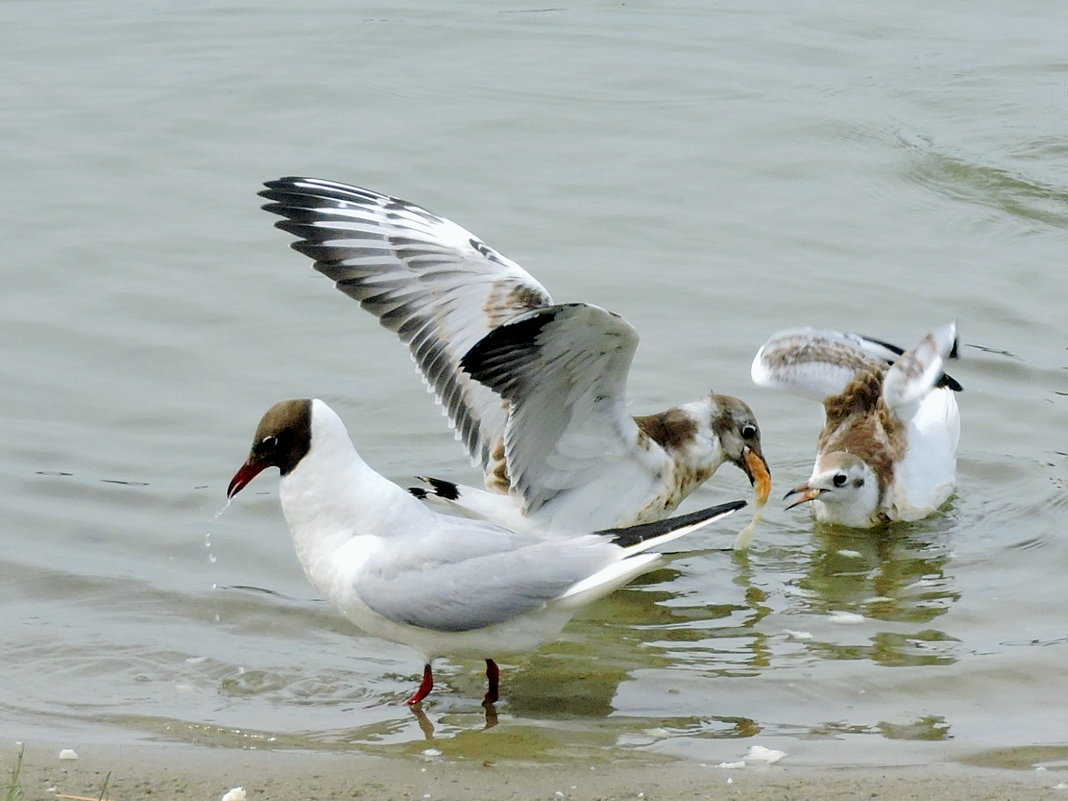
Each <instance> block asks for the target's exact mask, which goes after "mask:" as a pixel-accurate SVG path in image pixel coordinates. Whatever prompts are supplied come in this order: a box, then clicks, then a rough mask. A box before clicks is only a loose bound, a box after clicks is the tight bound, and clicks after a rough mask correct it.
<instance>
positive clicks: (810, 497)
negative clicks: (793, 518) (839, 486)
mask: <svg viewBox="0 0 1068 801" xmlns="http://www.w3.org/2000/svg"><path fill="white" fill-rule="evenodd" d="M826 491H827V490H825V489H819V488H818V487H810V486H809V485H808V483H807V482H806V483H804V484H802V485H801V486H799V487H794V488H793V489H792V490H790V491H789V492H788V493H786V494H785V495H784V496H783V500H784V501H788V500H790V498H791V497H792V496H794V495H799V496H800V497H799V498H798V499H797V500H796V501H794V502H793V503H791V504H790V505H789V506H787V507H786V508H787V509H793V508H794V507H795V506H800V505H801V504H803V503H807V502H808V501H814V500H816V499H817V498H818V497H820V496H821V495H822V494H823V493H825V492H826Z"/></svg>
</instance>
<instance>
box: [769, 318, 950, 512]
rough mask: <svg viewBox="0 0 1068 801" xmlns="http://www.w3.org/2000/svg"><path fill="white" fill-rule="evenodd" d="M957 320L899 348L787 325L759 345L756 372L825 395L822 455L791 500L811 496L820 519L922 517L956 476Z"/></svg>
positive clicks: (773, 383)
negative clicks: (951, 369) (952, 368)
mask: <svg viewBox="0 0 1068 801" xmlns="http://www.w3.org/2000/svg"><path fill="white" fill-rule="evenodd" d="M956 346H957V335H956V325H954V324H952V323H951V324H948V325H943V326H940V327H938V328H935V329H934V330H933V331H931V332H930V333H928V334H927V336H925V337H924V338H923V339H922V340H921V341H920V342H919V344H917V345H916V346H915V347H914V348H912V349H911V350H909V351H907V352H904V353H902V352H901V349H899V348H895V347H894V346H892V345H887V344H886V343H883V342H878V341H877V340H871V339H867V338H865V337H861V336H858V335H856V334H844V333H841V332H839V331H825V330H817V329H811V328H804V329H795V330H790V331H781V332H779V333H777V334H774V335H773V336H772V337H771V338H770V339H769V340H768V341H767V342H766V343H764V345H763V346H762V347H761V348H760V350H759V351H757V355H756V358H754V359H753V365H752V377H753V381H754V382H755V383H756V384H758V385H759V386H764V387H774V388H776V389H782V390H785V391H787V392H792V393H794V394H797V395H802V396H804V397H808V398H814V399H816V400H819V401H821V402H822V403H823V407H824V411H825V412H826V422H825V424H824V426H823V431H822V432H821V433H820V436H819V441H818V443H817V452H816V463H815V466H814V467H813V469H812V475H811V476H810V477H809V479H808V481H807V482H805V483H804V484H802V485H800V486H799V487H796V488H795V489H793V490H791V491H790V492H789V493H787V495H786V499H787V500H792V501H793V502H792V503H791V504H790V505H789V506H788V507H787V508H792V507H794V506H797V505H798V504H802V503H805V502H811V503H812V508H813V513H814V515H815V517H816V519H817V520H821V521H826V522H831V523H839V524H842V525H846V526H853V527H856V528H868V527H871V526H874V525H879V524H883V523H888V522H892V521H897V520H918V519H920V518H923V517H926V516H927V515H930V514H932V513H933V512H935V511H936V510H937V509H938V508H939V507H940V506H942V504H943V503H945V501H946V500H947V499H948V498H949V496H950V494H951V493H952V492H953V489H954V487H955V485H956V463H957V460H956V455H957V443H958V441H959V439H960V415H959V412H958V410H957V400H956V396H955V394H954V393H955V392H956V391H959V390H960V384H958V383H957V382H956V381H955V380H954V379H953V378H951V377H950V376H947V375H945V373H943V372H942V370H943V363H944V361H945V360H946V359H947V358H949V357H950V356H951V355H953V354H955V353H956Z"/></svg>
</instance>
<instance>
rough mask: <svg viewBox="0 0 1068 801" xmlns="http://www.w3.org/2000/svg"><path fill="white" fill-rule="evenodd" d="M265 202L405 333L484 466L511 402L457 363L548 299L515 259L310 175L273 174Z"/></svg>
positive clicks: (343, 283) (309, 251) (417, 214)
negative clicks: (496, 331)
mask: <svg viewBox="0 0 1068 801" xmlns="http://www.w3.org/2000/svg"><path fill="white" fill-rule="evenodd" d="M266 187H267V188H266V189H265V190H263V191H262V192H260V195H261V196H263V197H265V198H267V199H268V200H270V201H272V202H271V203H268V204H266V205H264V207H263V208H264V209H265V210H267V211H269V212H271V213H273V214H278V215H280V216H282V217H284V218H285V219H284V220H282V221H280V222H278V223H276V225H277V227H279V228H281V229H282V230H284V231H288V232H289V233H291V234H293V235H294V236H296V237H298V241H297V242H294V243H293V247H294V248H295V249H296V250H298V251H300V252H301V253H303V254H305V255H306V256H308V257H310V258H312V259H314V260H315V269H316V270H318V271H319V272H321V273H323V275H325V276H327V277H328V278H330V279H331V280H333V281H335V282H336V285H337V288H338V289H339V290H341V291H342V292H344V293H345V294H346V295H348V296H349V297H351V298H353V299H355V300H357V301H359V303H360V306H361V307H362V308H364V309H365V310H367V311H368V312H370V313H371V314H373V315H375V317H377V318H378V320H379V322H380V323H381V324H382V325H383V326H385V327H386V328H388V329H390V330H392V331H394V332H395V333H396V334H397V335H398V337H399V338H400V339H401V341H402V342H404V343H405V344H406V345H407V346H408V349H409V351H410V353H411V355H412V358H413V359H414V360H415V363H416V365H417V367H418V368H419V370H420V372H421V373H422V375H423V378H424V380H425V381H426V382H427V384H428V385H429V386H430V387H431V388H432V389H433V391H434V393H435V395H436V396H437V399H438V401H439V403H441V405H442V407H443V408H444V410H445V413H446V414H447V415H448V418H449V421H450V423H451V425H452V426H453V427H454V428H455V429H456V432H457V436H458V437H459V438H460V439H461V440H462V441H463V443H464V445H465V447H466V448H467V450H468V453H470V454H471V457H472V459H474V460H475V461H476V462H478V463H480V464H481V465H482V467H483V468H486V467H487V465H488V464H489V463H490V451H491V450H492V449H493V448H494V446H495V445H496V444H497V443H498V442H499V440H500V438H501V437H502V436H503V433H504V427H505V422H506V419H507V410H506V408H505V406H504V405H503V404H502V403H501V400H500V398H499V397H497V396H496V395H495V394H494V393H493V392H492V391H491V390H489V389H487V388H486V387H484V386H482V385H481V384H479V383H478V382H476V381H473V380H471V378H470V377H469V376H467V375H465V374H464V373H463V372H462V371H461V370H460V369H459V362H460V358H461V357H462V356H463V355H464V354H465V353H466V352H467V351H468V350H469V349H470V348H471V346H472V345H474V344H475V343H476V342H477V341H478V340H479V339H481V338H482V337H483V336H484V335H485V334H486V333H488V332H489V331H491V330H492V329H493V328H495V327H496V326H498V325H500V324H501V323H502V322H504V321H506V320H509V319H511V318H512V317H514V316H516V315H517V314H520V313H522V312H525V311H528V310H529V309H532V308H537V307H539V306H544V305H548V304H549V303H550V302H551V299H550V297H549V293H548V292H547V291H546V290H545V289H544V287H542V286H541V284H539V283H538V282H537V281H536V280H534V278H533V277H532V276H531V275H530V274H529V273H527V272H526V271H525V270H523V268H522V267H520V266H519V265H518V264H516V263H515V262H513V261H511V260H510V259H508V258H506V257H505V256H503V255H501V254H500V253H498V252H497V251H495V250H493V249H492V248H490V247H488V246H487V245H485V244H484V243H483V242H481V241H480V240H479V239H478V238H477V237H475V236H474V235H473V234H471V233H470V232H469V231H467V230H465V229H464V228H462V227H460V226H459V225H456V224H455V223H453V222H451V221H449V220H446V219H444V218H442V217H438V216H437V215H435V214H432V213H431V212H429V211H427V210H426V209H423V208H421V207H419V206H416V205H414V204H412V203H408V202H406V201H403V200H398V199H397V198H394V197H390V196H388V195H383V194H380V193H378V192H374V191H371V190H368V189H362V188H360V187H355V186H348V185H346V184H340V183H335V182H332V181H323V180H319V179H314V178H282V179H279V180H277V181H270V182H268V183H267V184H266Z"/></svg>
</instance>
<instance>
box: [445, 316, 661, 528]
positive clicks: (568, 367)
mask: <svg viewBox="0 0 1068 801" xmlns="http://www.w3.org/2000/svg"><path fill="white" fill-rule="evenodd" d="M637 345H638V334H637V332H636V331H635V330H634V328H633V327H632V326H631V325H630V324H629V323H627V322H626V321H625V320H623V319H622V318H621V317H619V316H618V315H615V314H612V313H611V312H608V311H605V310H604V309H602V308H599V307H597V306H591V305H588V304H582V303H573V304H565V305H560V306H550V307H546V308H544V309H538V310H536V311H533V312H530V313H528V314H526V315H524V316H522V317H520V318H517V319H516V320H513V321H511V322H509V323H506V324H505V325H503V326H501V327H500V328H497V329H496V330H495V331H493V332H491V333H490V334H488V335H487V336H486V337H485V338H484V339H483V340H482V341H481V342H479V343H478V344H477V345H476V346H475V347H474V348H472V349H471V351H470V352H469V353H468V354H467V355H466V356H465V357H464V358H463V360H462V361H461V366H462V367H463V369H464V370H466V371H467V372H468V373H470V374H471V375H472V376H473V377H474V378H476V379H477V380H479V381H481V382H482V383H484V384H485V385H486V386H488V387H490V388H492V389H493V390H494V391H496V392H499V393H500V394H501V396H502V397H503V398H505V399H506V400H508V401H510V402H511V411H510V414H509V420H508V428H507V431H506V434H505V451H506V455H507V462H508V470H509V474H510V479H511V483H512V487H513V489H514V490H515V491H517V492H518V493H519V494H520V495H521V497H522V498H523V501H524V510H525V512H526V513H527V514H534V513H535V512H537V510H538V509H540V508H541V507H542V506H543V505H544V504H546V503H548V502H549V501H551V500H552V499H554V498H555V497H557V496H558V495H559V494H560V493H562V492H566V491H567V490H570V489H574V488H576V487H580V486H584V485H587V484H589V483H591V482H593V481H594V480H596V479H598V478H603V477H605V476H606V474H607V473H609V472H610V471H615V472H616V474H617V478H618V479H619V480H620V481H632V482H636V481H641V480H643V478H644V480H645V481H649V480H650V478H649V477H650V476H651V475H652V474H653V473H654V472H655V471H656V469H657V468H658V467H659V466H660V464H661V463H662V461H663V459H664V453H663V450H662V449H661V448H660V447H659V446H658V445H656V444H655V443H653V442H651V441H648V442H647V445H648V447H639V446H638V440H639V435H640V431H639V429H638V427H637V425H636V423H635V422H634V420H633V418H631V417H630V416H629V415H628V414H627V410H626V382H627V373H628V371H629V369H630V364H631V360H632V359H633V357H634V351H635V349H636V348H637ZM624 486H626V484H624Z"/></svg>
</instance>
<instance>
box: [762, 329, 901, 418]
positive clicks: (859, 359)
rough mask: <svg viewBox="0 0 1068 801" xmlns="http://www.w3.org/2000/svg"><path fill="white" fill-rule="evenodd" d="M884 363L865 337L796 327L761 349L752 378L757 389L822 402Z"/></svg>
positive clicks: (782, 333) (774, 336) (776, 335)
mask: <svg viewBox="0 0 1068 801" xmlns="http://www.w3.org/2000/svg"><path fill="white" fill-rule="evenodd" d="M882 363H883V361H882V360H881V359H879V358H878V357H876V356H873V355H871V354H869V353H868V352H867V351H866V350H865V347H864V338H863V337H861V336H858V335H857V334H847V333H843V332H841V331H828V330H822V329H816V328H794V329H790V330H786V331H779V332H778V333H776V334H773V335H772V336H771V338H770V339H769V340H768V341H767V342H765V343H764V344H763V345H762V346H761V348H760V350H758V351H757V354H756V357H755V358H754V359H753V366H752V368H751V375H752V378H753V383H754V384H756V385H757V386H761V387H771V388H772V389H781V390H784V391H786V392H790V393H792V394H794V395H800V396H802V397H804V398H812V399H813V400H816V401H820V402H821V403H822V402H823V400H824V399H825V398H829V397H831V396H833V395H838V394H841V393H842V392H843V391H844V390H845V388H846V387H847V386H848V385H849V382H850V381H852V380H853V379H854V377H856V375H857V373H858V372H859V371H861V370H863V369H866V368H870V367H872V366H873V365H877V364H882Z"/></svg>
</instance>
